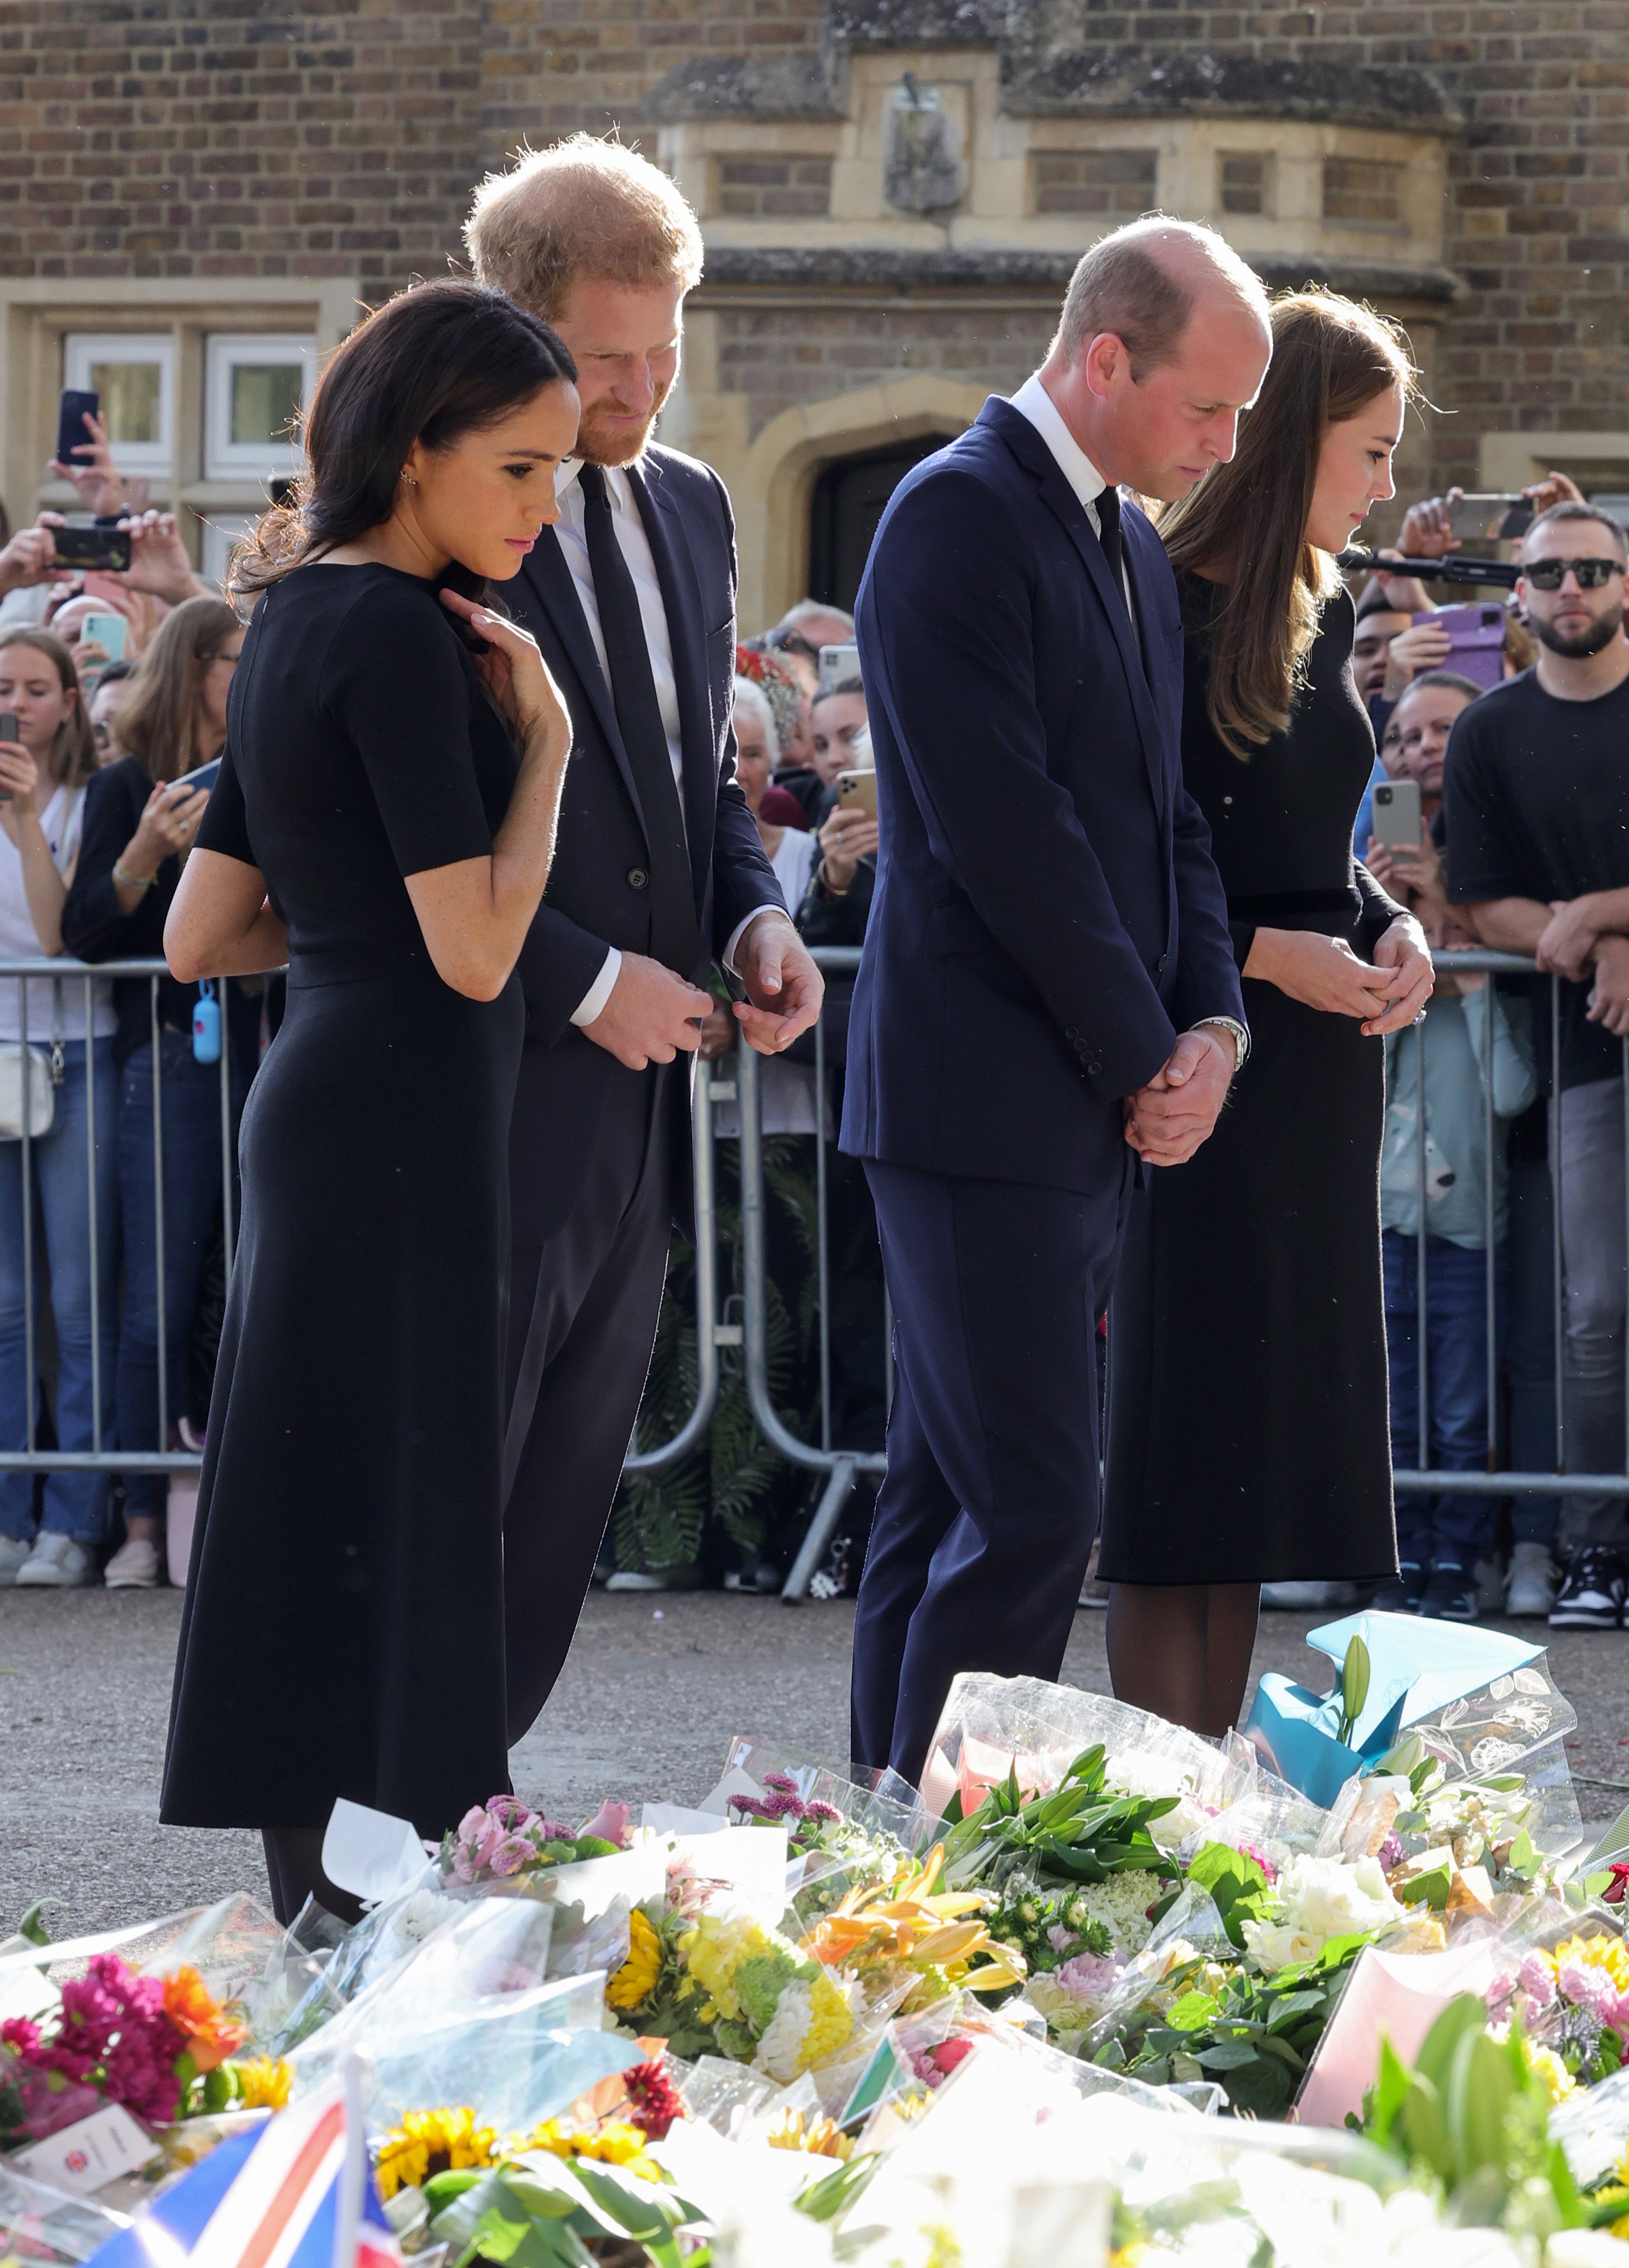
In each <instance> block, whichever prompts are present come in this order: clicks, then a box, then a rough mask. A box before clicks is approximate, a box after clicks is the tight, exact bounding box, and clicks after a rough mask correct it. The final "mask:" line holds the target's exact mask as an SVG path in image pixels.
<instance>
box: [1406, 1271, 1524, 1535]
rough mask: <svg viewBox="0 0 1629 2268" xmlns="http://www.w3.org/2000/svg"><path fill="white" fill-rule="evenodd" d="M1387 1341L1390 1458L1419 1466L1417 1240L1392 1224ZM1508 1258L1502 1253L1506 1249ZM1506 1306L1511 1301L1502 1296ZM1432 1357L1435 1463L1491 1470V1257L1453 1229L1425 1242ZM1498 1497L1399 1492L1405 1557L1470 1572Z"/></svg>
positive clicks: (1429, 1356) (1468, 1470) (1449, 1467)
mask: <svg viewBox="0 0 1629 2268" xmlns="http://www.w3.org/2000/svg"><path fill="white" fill-rule="evenodd" d="M1383 1243H1384V1248H1385V1263H1386V1347H1387V1352H1388V1355H1389V1360H1390V1365H1391V1459H1392V1462H1393V1464H1395V1465H1400V1466H1403V1467H1404V1468H1405V1469H1406V1468H1409V1467H1412V1468H1414V1469H1420V1468H1421V1467H1422V1465H1424V1464H1425V1463H1426V1462H1427V1460H1426V1459H1422V1457H1421V1456H1420V1454H1419V1337H1418V1300H1419V1243H1418V1241H1417V1240H1416V1239H1415V1238H1413V1237H1412V1236H1405V1235H1404V1234H1403V1233H1401V1231H1399V1230H1397V1229H1394V1228H1389V1229H1388V1230H1387V1231H1386V1233H1385V1237H1384V1239H1383ZM1502 1257H1503V1256H1502V1255H1500V1259H1501V1260H1502ZM1500 1304H1502V1302H1501V1303H1500ZM1426 1364H1427V1380H1428V1382H1427V1388H1426V1392H1427V1395H1428V1398H1429V1403H1430V1412H1431V1444H1430V1450H1431V1454H1430V1457H1429V1460H1428V1462H1429V1463H1430V1464H1432V1465H1435V1466H1438V1467H1440V1468H1441V1470H1443V1471H1444V1472H1449V1473H1474V1472H1485V1471H1486V1469H1487V1255H1486V1253H1485V1252H1467V1251H1466V1250H1465V1249H1464V1248H1463V1246H1462V1245H1458V1244H1450V1243H1449V1242H1448V1239H1447V1238H1446V1237H1441V1236H1428V1237H1427V1238H1426ZM1492 1540H1493V1499H1492V1498H1490V1497H1481V1496H1459V1495H1452V1496H1449V1495H1441V1496H1434V1497H1431V1496H1424V1495H1416V1494H1413V1493H1408V1494H1404V1495H1400V1496H1399V1497H1398V1499H1397V1557H1399V1558H1400V1559H1408V1560H1412V1561H1413V1562H1414V1563H1415V1564H1416V1565H1419V1566H1421V1567H1429V1566H1430V1565H1432V1564H1433V1562H1434V1560H1436V1559H1439V1558H1441V1559H1447V1560H1457V1561H1458V1563H1459V1565H1461V1566H1462V1567H1463V1568H1464V1569H1465V1570H1466V1571H1467V1572H1469V1571H1470V1570H1471V1568H1472V1567H1474V1566H1475V1565H1476V1563H1477V1561H1478V1559H1479V1558H1481V1557H1482V1556H1483V1554H1484V1553H1485V1551H1486V1550H1487V1549H1488V1546H1489V1544H1490V1543H1491V1542H1492Z"/></svg>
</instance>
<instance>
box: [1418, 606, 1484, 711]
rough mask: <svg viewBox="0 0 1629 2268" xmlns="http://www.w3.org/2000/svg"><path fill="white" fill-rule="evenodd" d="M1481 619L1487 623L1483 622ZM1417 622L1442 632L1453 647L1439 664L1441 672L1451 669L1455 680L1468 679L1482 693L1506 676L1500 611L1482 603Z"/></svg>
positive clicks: (1446, 609)
mask: <svg viewBox="0 0 1629 2268" xmlns="http://www.w3.org/2000/svg"><path fill="white" fill-rule="evenodd" d="M1484 615H1486V616H1487V617H1488V618H1489V619H1488V620H1486V621H1484V620H1483V617H1484ZM1414 620H1415V621H1416V622H1434V623H1435V624H1436V625H1437V627H1438V628H1439V629H1440V630H1446V631H1447V632H1448V636H1449V637H1450V638H1451V639H1452V640H1453V644H1451V645H1450V647H1449V648H1448V659H1447V660H1446V661H1441V662H1439V663H1438V665H1437V666H1438V667H1439V668H1440V669H1451V670H1452V671H1453V672H1454V673H1455V674H1456V676H1459V677H1468V678H1469V679H1470V680H1471V683H1472V684H1473V685H1479V686H1481V687H1482V688H1483V689H1484V691H1485V690H1486V689H1488V688H1489V687H1491V686H1494V685H1499V684H1502V683H1503V681H1504V675H1505V612H1504V608H1502V607H1494V606H1490V605H1489V604H1488V603H1487V601H1486V600H1481V601H1479V602H1478V603H1477V604H1476V605H1473V606H1465V607H1440V608H1438V609H1437V610H1436V612H1435V613H1434V614H1430V615H1415V617H1414Z"/></svg>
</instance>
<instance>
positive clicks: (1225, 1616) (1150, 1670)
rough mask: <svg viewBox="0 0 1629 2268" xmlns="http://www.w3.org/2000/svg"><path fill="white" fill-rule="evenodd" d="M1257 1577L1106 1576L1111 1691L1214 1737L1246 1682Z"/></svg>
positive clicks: (1236, 1708) (1235, 1709)
mask: <svg viewBox="0 0 1629 2268" xmlns="http://www.w3.org/2000/svg"><path fill="white" fill-rule="evenodd" d="M1260 1611H1261V1586H1260V1584H1258V1583H1173V1584H1153V1583H1112V1584H1110V1586H1109V1675H1110V1677H1111V1678H1112V1679H1113V1680H1114V1690H1115V1697H1116V1699H1117V1700H1120V1701H1129V1702H1130V1703H1131V1705H1132V1706H1133V1707H1134V1708H1138V1709H1147V1710H1150V1711H1152V1712H1153V1713H1154V1715H1155V1716H1156V1717H1164V1718H1167V1719H1168V1720H1169V1721H1170V1722H1171V1723H1172V1724H1174V1725H1186V1726H1187V1727H1189V1729H1190V1731H1192V1732H1195V1733H1207V1734H1210V1735H1211V1737H1212V1738H1213V1739H1220V1736H1221V1735H1222V1734H1224V1733H1225V1732H1227V1729H1228V1728H1229V1727H1230V1726H1233V1725H1236V1724H1237V1723H1238V1721H1239V1712H1240V1710H1241V1709H1242V1707H1243V1706H1244V1692H1245V1688H1246V1687H1247V1686H1248V1685H1249V1682H1250V1655H1251V1653H1252V1651H1253V1649H1254V1647H1255V1644H1256V1619H1257V1615H1258V1614H1259V1613H1260Z"/></svg>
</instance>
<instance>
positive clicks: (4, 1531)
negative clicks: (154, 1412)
mask: <svg viewBox="0 0 1629 2268" xmlns="http://www.w3.org/2000/svg"><path fill="white" fill-rule="evenodd" d="M95 770H96V755H95V748H94V745H93V743H92V739H91V733H90V728H89V726H88V725H87V724H86V722H85V697H84V695H83V694H82V693H81V691H80V689H79V688H78V686H77V683H76V681H75V679H74V668H73V662H72V660H71V659H70V656H69V654H68V652H67V650H66V649H65V648H64V647H63V645H62V644H60V642H59V641H58V640H57V639H55V638H54V637H51V636H49V634H48V632H46V631H43V630H11V631H0V795H3V796H4V801H0V954H4V955H5V956H6V958H8V959H13V960H19V961H20V960H30V961H32V960H35V959H37V958H39V957H40V956H41V955H43V956H45V957H46V958H48V959H55V956H56V955H57V954H60V953H61V952H62V950H63V901H64V899H65V897H66V895H67V890H68V886H69V883H70V881H71V880H72V878H73V873H74V862H75V860H76V859H77V857H78V856H79V844H80V829H81V827H82V825H83V823H84V819H85V787H86V783H87V782H88V781H89V780H90V779H91V778H92V776H93V775H94V773H95ZM25 996H26V1000H25ZM25 1005H26V1009H27V1023H26V1027H25V1025H24V1021H23V1009H24V1007H25ZM113 1030H114V1009H113V1001H112V998H111V987H110V986H109V985H108V984H107V983H106V982H105V981H104V982H99V983H97V984H96V985H95V986H94V987H93V988H92V1000H91V1028H90V1030H89V1031H88V1032H87V1030H86V1029H85V984H84V983H83V981H82V980H75V981H70V982H67V983H63V985H62V986H61V987H60V988H59V987H58V986H57V985H56V984H55V983H53V982H52V980H51V979H50V978H48V977H43V976H38V977H31V978H29V979H27V980H26V983H25V982H23V981H21V980H15V979H11V978H6V979H4V981H0V1048H4V1049H5V1050H6V1052H7V1053H8V1054H12V1053H15V1051H16V1050H18V1049H19V1047H20V1045H21V1044H22V1042H24V1040H25V1038H26V1043H27V1045H28V1047H29V1049H30V1050H31V1052H32V1055H33V1063H32V1064H31V1065H30V1098H29V1099H30V1103H31V1109H30V1120H31V1130H33V1140H32V1142H31V1145H30V1149H31V1152H32V1155H31V1158H30V1161H29V1167H30V1172H29V1179H30V1182H31V1184H32V1187H31V1189H30V1190H29V1197H30V1198H31V1201H32V1203H33V1206H34V1208H35V1218H36V1219H37V1221H38V1223H39V1225H40V1226H41V1228H42V1229H43V1231H44V1247H45V1249H44V1252H43V1254H41V1251H40V1250H39V1248H38V1246H36V1248H35V1255H34V1270H35V1272H34V1278H33V1290H34V1292H35V1294H36V1295H37V1294H38V1292H39V1290H40V1286H41V1274H40V1270H41V1266H42V1264H44V1265H46V1266H48V1270H49V1275H50V1288H51V1320H52V1322H53V1324H54V1326H55V1332H56V1349H57V1358H56V1384H55V1396H54V1404H55V1424H56V1438H57V1442H58V1445H59V1446H60V1447H62V1448H63V1449H68V1450H75V1449H91V1448H93V1447H95V1446H96V1440H97V1433H98V1430H99V1427H98V1422H97V1421H98V1415H99V1413H98V1411H97V1408H96V1385H97V1378H96V1373H97V1371H98V1369H99V1368H100V1388H101V1409H100V1435H101V1441H102V1445H103V1446H104V1447H112V1446H113V1441H114V1406H113V1375H114V1361H113V1357H114V1300H115V1296H116V1288H117V1287H116V1283H115V1278H114V1255H115V1253H116V1250H117V1245H118V1228H117V1219H116V1193H115V1189H114V1060H113V1048H114V1042H113ZM17 1068H18V1072H19V1074H20V1070H21V1065H20V1063H19V1064H18V1066H17ZM36 1082H37V1084H36ZM18 1086H19V1088H20V1076H19V1079H18ZM92 1089H93V1090H94V1107H95V1123H96V1146H95V1150H94V1152H93V1153H92V1155H91V1158H90V1160H89V1170H88V1172H87V1165H86V1142H87V1139H88V1134H89V1121H90V1115H91V1108H92ZM46 1091H48V1094H47V1092H46ZM19 1099H20V1097H19ZM47 1099H48V1101H49V1104H50V1113H51V1116H50V1124H49V1126H48V1128H45V1129H44V1130H38V1120H37V1119H36V1118H35V1117H34V1111H33V1106H37V1105H38V1104H39V1103H41V1102H43V1101H46V1100H47ZM21 1133H22V1118H21V1113H20V1110H18V1114H17V1116H15V1118H14V1119H13V1120H12V1121H11V1123H9V1124H8V1125H7V1126H6V1127H5V1128H4V1131H3V1132H0V1444H4V1447H6V1448H8V1449H22V1448H26V1447H27V1443H28V1404H29V1401H30V1398H31V1397H32V1396H35V1395H38V1393H39V1391H40V1381H39V1377H38V1354H39V1351H40V1350H39V1342H38V1340H37V1339H36V1341H35V1349H34V1351H35V1356H36V1362H35V1366H34V1371H33V1373H32V1374H31V1372H30V1367H29V1362H28V1311H27V1294H28V1284H27V1270H26V1269H25V1267H24V1241H23V1240H24V1218H25V1216H24V1179H23V1145H22V1141H21ZM92 1189H94V1192H95V1199H96V1212H95V1234H94V1235H92V1213H91V1196H92ZM93 1305H94V1307H95V1309H96V1314H95V1319H94V1323H93V1322H92V1306H93ZM99 1340H100V1347H99V1346H98V1341H99ZM93 1350H94V1351H96V1352H97V1355H98V1360H97V1362H95V1363H93V1362H92V1351H93ZM106 1528H107V1475H106V1474H105V1473H93V1472H79V1473H74V1472H54V1473H48V1475H47V1476H46V1481H45V1494H44V1500H43V1506H42V1511H41V1519H40V1521H39V1524H38V1527H37V1528H36V1525H35V1520H34V1479H33V1474H32V1473H26V1472H9V1473H5V1474H4V1475H0V1586H5V1587H10V1586H11V1585H12V1584H21V1585H23V1586H24V1587H36V1586H37V1587H41V1588H46V1589H53V1590H65V1589H77V1588H78V1587H80V1586H81V1585H83V1584H86V1583H92V1582H94V1581H95V1580H96V1561H97V1555H98V1552H99V1551H100V1548H101V1545H102V1543H103V1541H104V1536H105V1532H106Z"/></svg>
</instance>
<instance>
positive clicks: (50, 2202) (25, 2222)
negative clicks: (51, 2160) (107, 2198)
mask: <svg viewBox="0 0 1629 2268" xmlns="http://www.w3.org/2000/svg"><path fill="white" fill-rule="evenodd" d="M125 2228H129V2219H128V2217H127V2216H126V2215H125V2214H123V2213H115V2212H114V2211H113V2210H112V2208H111V2207H109V2206H107V2205H102V2204H100V2203H99V2202H98V2201H97V2199H96V2198H67V2197H63V2195H62V2194H61V2192H60V2191H56V2190H53V2189H48V2188H47V2187H46V2186H45V2185H44V2184H43V2183H40V2182H34V2181H30V2180H29V2178H28V2176H27V2175H26V2174H24V2173H20V2172H18V2170H17V2169H16V2168H14V2167H11V2166H8V2165H7V2164H6V2163H5V2161H4V2159H0V2258H4V2259H5V2260H7V2261H15V2262H18V2263H19V2264H20V2263H24V2262H26V2263H28V2264H29V2268H52V2264H58V2268H67V2264H68V2263H70V2262H78V2261H84V2260H89V2259H91V2258H92V2256H93V2255H94V2254H95V2253H97V2252H100V2250H101V2248H102V2246H103V2245H104V2244H106V2243H107V2242H109V2241H110V2240H111V2239H112V2238H114V2237H115V2236H117V2235H119V2234H120V2233H121V2231H122V2230H123V2229H125Z"/></svg>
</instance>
